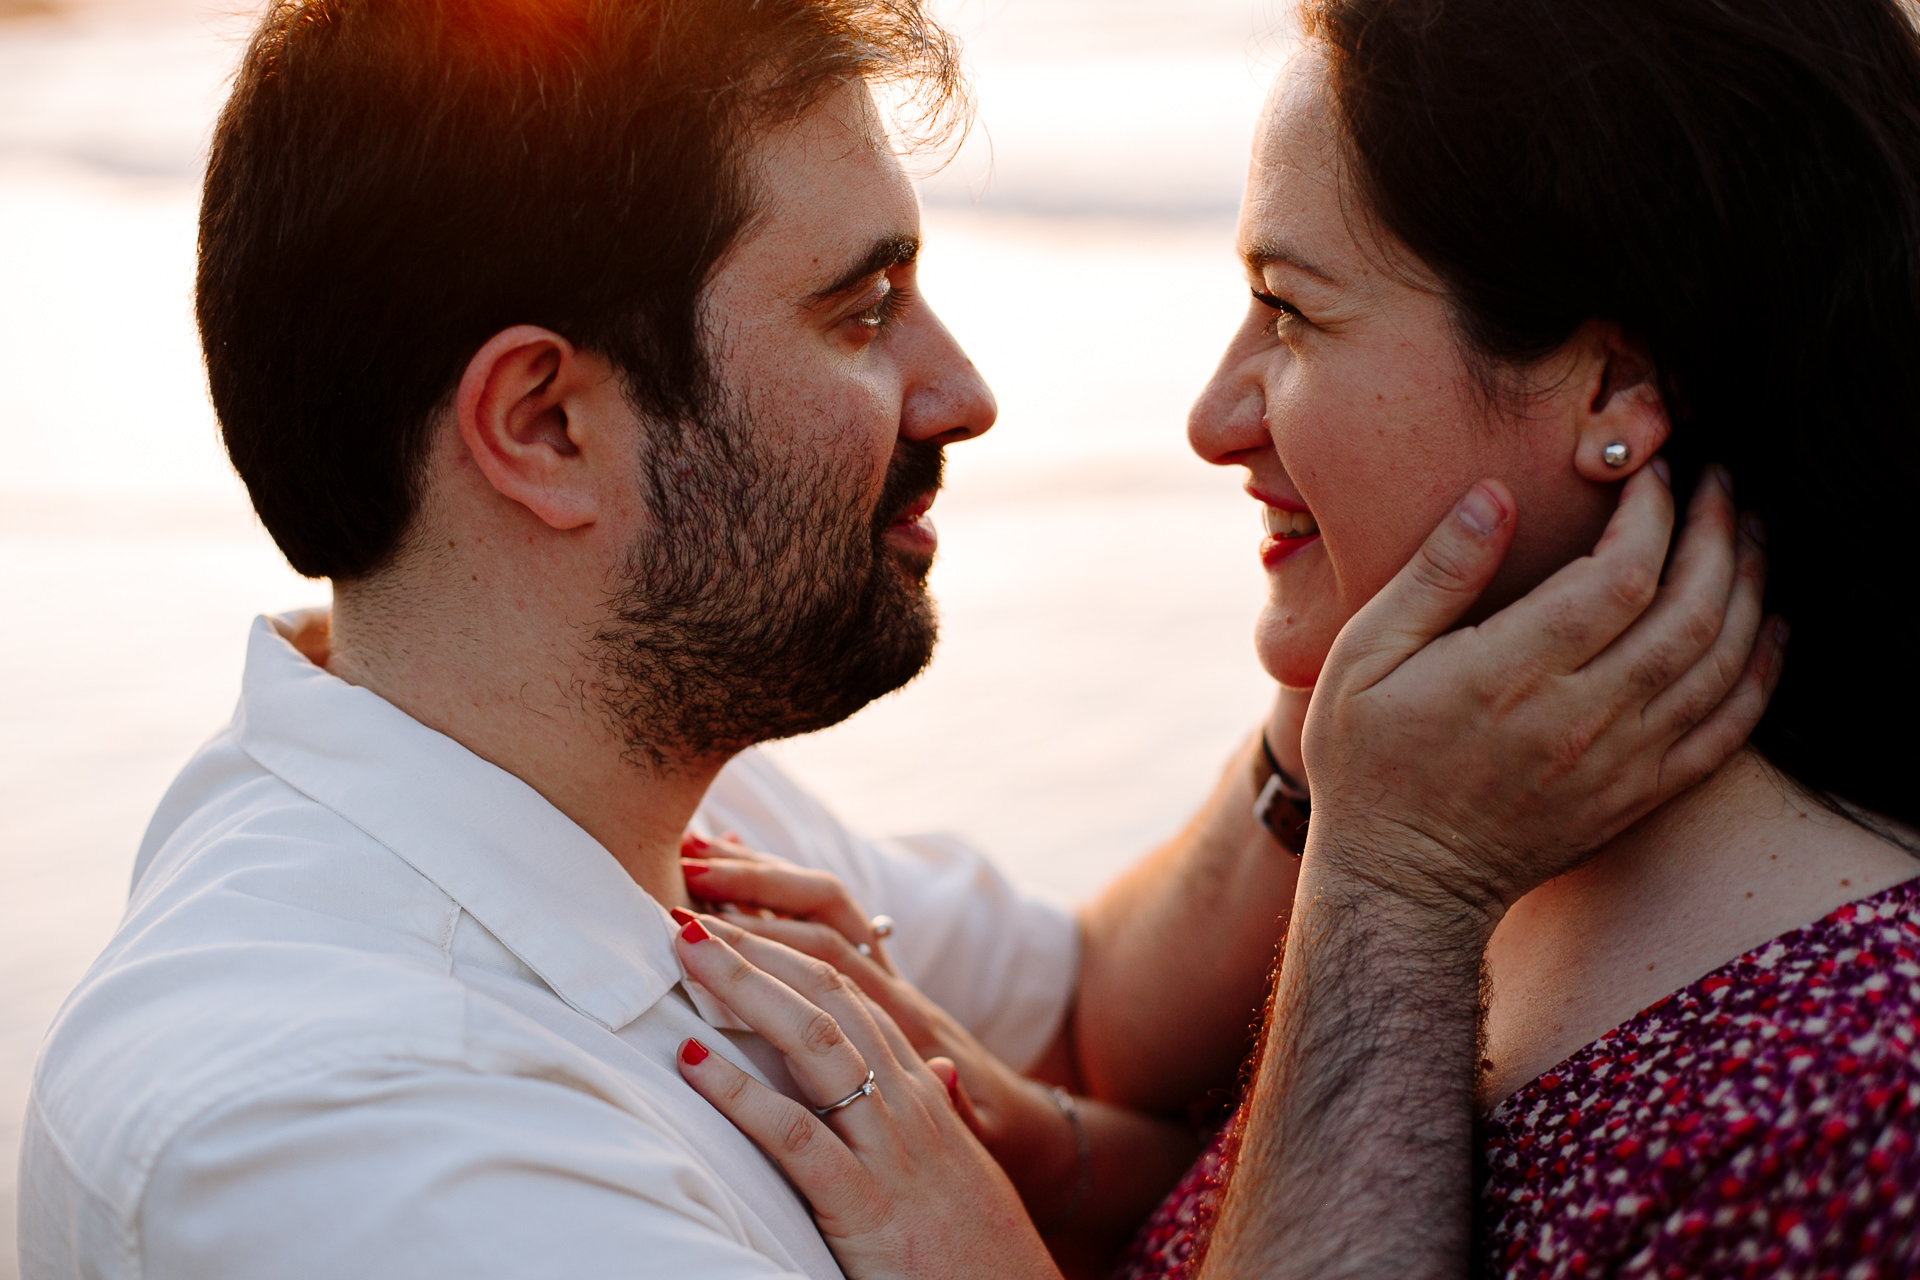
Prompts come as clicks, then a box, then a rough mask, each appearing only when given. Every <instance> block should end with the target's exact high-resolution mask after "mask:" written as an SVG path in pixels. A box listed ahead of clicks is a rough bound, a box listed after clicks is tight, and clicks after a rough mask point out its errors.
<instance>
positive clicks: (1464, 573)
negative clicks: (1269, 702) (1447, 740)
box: [1353, 480, 1515, 666]
mask: <svg viewBox="0 0 1920 1280" xmlns="http://www.w3.org/2000/svg"><path fill="white" fill-rule="evenodd" d="M1514 513H1515V504H1514V501H1513V494H1512V493H1510V492H1508V490H1507V486H1505V485H1504V484H1501V483H1500V482H1499V481H1498V480H1482V481H1480V482H1479V483H1478V484H1476V485H1474V486H1473V488H1471V489H1469V490H1467V492H1466V495H1465V496H1464V497H1462V498H1461V499H1460V501H1458V502H1456V503H1455V504H1454V506H1453V510H1451V511H1449V512H1448V513H1447V515H1446V518H1445V519H1443V520H1442V521H1441V522H1440V523H1439V524H1438V525H1437V526H1436V527H1435V528H1434V531H1433V532H1432V533H1430V534H1428V535H1427V540H1426V541H1425V542H1423V543H1421V544H1420V549H1419V550H1418V551H1416V552H1414V554H1413V559H1411V560H1409V561H1407V563H1406V566H1405V567H1404V568H1402V569H1401V570H1400V572H1399V573H1397V574H1395V575H1394V576H1393V580H1392V581H1391V582H1389V583H1387V585H1386V586H1385V587H1383V588H1381V590H1380V594H1378V595H1376V596H1375V597H1374V598H1373V599H1372V600H1371V601H1369V602H1368V603H1367V606H1366V607H1365V608H1364V609H1362V610H1361V611H1360V613H1359V614H1357V615H1355V617H1354V619H1353V621H1354V623H1356V624H1359V625H1358V626H1357V627H1355V628H1354V629H1355V630H1361V631H1364V632H1366V633H1368V635H1369V637H1370V639H1369V641H1368V642H1366V643H1365V648H1366V650H1367V651H1369V652H1370V653H1374V654H1383V653H1384V654H1386V655H1390V656H1391V657H1392V659H1393V665H1394V666H1398V665H1399V664H1400V663H1401V662H1404V661H1405V660H1406V659H1407V658H1409V657H1411V656H1412V655H1413V654H1415V653H1417V652H1418V651H1419V650H1420V649H1422V648H1424V647H1425V646H1426V645H1427V644H1428V643H1429V642H1430V641H1432V640H1433V639H1434V638H1435V637H1436V636H1439V635H1441V634H1442V633H1444V632H1445V631H1446V630H1447V629H1448V628H1449V627H1451V626H1453V624H1454V623H1456V622H1458V621H1459V620H1460V618H1461V615H1463V614H1465V613H1466V611H1467V610H1468V609H1469V608H1471V607H1472V605H1473V602H1474V601H1475V600H1478V599H1479V598H1480V593H1481V592H1482V591H1485V590H1486V589H1487V584H1488V583H1489V582H1491V581H1493V575H1494V573H1495V571H1497V570H1498V569H1499V568H1500V562H1501V561H1502V560H1504V559H1505V558H1506V555H1507V548H1508V547H1509V546H1511V545H1512V544H1513V517H1514Z"/></svg>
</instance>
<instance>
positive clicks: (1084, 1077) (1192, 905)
mask: <svg viewBox="0 0 1920 1280" xmlns="http://www.w3.org/2000/svg"><path fill="white" fill-rule="evenodd" d="M1258 751H1259V745H1258V743H1257V742H1249V743H1248V744H1247V745H1246V746H1245V747H1243V748H1242V749H1241V750H1240V751H1239V752H1237V753H1236V754H1235V756H1234V758H1233V760H1232V761H1231V762H1230V763H1229V764H1228V766H1227V768H1226V770H1225V772H1224V773H1223V774H1222V776H1221V779H1220V782H1219V785H1217V786H1216V787H1215V788H1214V791H1213V794H1212V795H1211V796H1210V797H1209V798H1208V800H1207V802H1206V804H1205V806H1204V807H1203V808H1202V809H1201V811H1200V813H1199V814H1198V815H1197V816H1196V817H1195V818H1194V820H1193V822H1192V823H1190V824H1189V825H1188V827H1187V829H1186V830H1185V831H1184V832H1182V833H1181V834H1180V835H1179V836H1178V837H1176V838H1175V839H1174V840H1173V841H1171V842H1170V843H1169V844H1167V845H1166V846H1165V847H1164V848H1162V849H1160V850H1159V851H1157V852H1156V853H1154V854H1152V855H1151V856H1149V857H1148V858H1146V859H1145V860H1143V861H1142V862H1141V863H1140V864H1139V865H1137V866H1135V867H1134V868H1133V869H1132V870H1130V871H1129V872H1127V874H1125V875H1124V876H1122V877H1121V878H1120V879H1119V880H1117V881H1116V882H1115V883H1114V884H1113V885H1112V886H1111V887H1110V888H1109V889H1108V890H1107V891H1106V892H1105V893H1104V894H1102V895H1101V897H1100V898H1099V899H1098V900H1097V901H1096V902H1094V903H1093V904H1092V905H1090V906H1089V907H1088V908H1087V909H1086V911H1085V913H1084V917H1083V920H1084V927H1085V950H1084V958H1083V961H1082V966H1081V975H1080V983H1079V991H1078V997H1077V1001H1076V1006H1075V1009H1074V1013H1073V1017H1072V1020H1071V1023H1070V1027H1069V1033H1068V1035H1069V1039H1068V1045H1067V1047H1068V1048H1069V1049H1070V1050H1071V1054H1070V1056H1071V1059H1072V1061H1073V1065H1074V1068H1075V1073H1076V1076H1077V1081H1078V1084H1079V1085H1080V1087H1081V1088H1082V1089H1084V1091H1085V1092H1087V1093H1088V1094H1090V1095H1092V1096H1094V1097H1098V1098H1101V1099H1103V1100H1105V1101H1109V1102H1115V1103H1121V1104H1124V1105H1127V1106H1134V1107H1146V1108H1152V1109H1178V1108H1182V1107H1185V1106H1187V1105H1188V1104H1190V1103H1192V1102H1194V1101H1196V1100H1198V1099H1200V1098H1202V1097H1204V1096H1205V1095H1206V1094H1207V1093H1208V1091H1209V1090H1215V1089H1221V1088H1226V1087H1230V1086H1231V1085H1232V1083H1233V1079H1234V1075H1235V1072H1236V1071H1237V1070H1238V1068H1239V1065H1240V1063H1241V1062H1242V1061H1243V1060H1244V1059H1245V1057H1246V1054H1247V1052H1248V1050H1249V1049H1250V1048H1251V1046H1252V1043H1253V1028H1254V1026H1255V1024H1256V1022H1257V1019H1258V1016H1259V1009H1260V1005H1261V1002H1262V1001H1263V1000H1264V999H1265V997H1266V993H1267V986H1268V982H1269V979H1270V977H1271V974H1272V969H1273V962H1274V955H1275V946H1276V944H1277V942H1278V939H1279V936H1280V931H1281V929H1282V927H1283V924H1284V919H1285V916H1286V913H1287V911H1288V909H1289V907H1290V905H1291V903H1292V900H1293V892H1294V881H1295V878H1296V875H1297V874H1298V870H1299V862H1298V861H1297V860H1296V859H1295V858H1294V857H1292V855H1290V854H1289V853H1288V852H1287V851H1286V850H1284V849H1282V848H1281V847H1280V846H1279V845H1278V844H1277V843H1275V841H1274V840H1273V838H1272V837H1271V836H1270V835H1268V834H1267V832H1266V831H1265V830H1264V829H1262V828H1261V827H1260V826H1259V825H1258V824H1256V823H1255V822H1254V820H1253V801H1254V788H1253V777H1254V767H1253V766H1254V759H1255V756H1256V754H1257V753H1258Z"/></svg>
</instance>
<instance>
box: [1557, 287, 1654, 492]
mask: <svg viewBox="0 0 1920 1280" xmlns="http://www.w3.org/2000/svg"><path fill="white" fill-rule="evenodd" d="M1573 341H1574V344H1575V345H1576V348H1577V350H1578V352H1579V355H1578V361H1579V363H1578V366H1577V368H1578V372H1577V374H1576V375H1575V382H1576V385H1575V387H1574V390H1575V392H1576V393H1577V394H1578V396H1579V399H1578V400H1577V401H1576V403H1575V405H1574V414H1575V416H1576V419H1577V422H1576V428H1577V430H1576V436H1577V440H1576V444H1575V446H1574V454H1573V465H1574V469H1575V470H1576V471H1578V472H1579V473H1580V475H1581V476H1582V477H1583V478H1584V479H1587V480H1594V481H1598V482H1600V483H1602V484H1605V483H1609V482H1612V481H1615V480H1625V479H1626V478H1627V477H1628V476H1630V475H1632V474H1633V473H1634V472H1636V471H1638V470H1639V469H1640V468H1641V467H1644V466H1645V465H1646V464H1647V463H1649V462H1651V461H1652V460H1653V456H1654V455H1655V454H1656V453H1658V452H1660V449H1661V448H1662V446H1664V445H1665V444H1666V443H1667V437H1668V436H1669V435H1671V434H1672V430H1673V428H1672V424H1671V423H1670V421H1669V420H1668V418H1667V404H1666V399H1665V398H1664V397H1663V396H1662V395H1661V394H1660V377H1659V371H1658V370H1657V369H1656V368H1655V367H1654V363H1653V353H1652V352H1651V351H1650V350H1649V349H1648V347H1647V344H1646V343H1645V342H1642V341H1641V340H1640V339H1639V338H1637V337H1635V336H1634V335H1632V334H1630V333H1627V332H1626V331H1625V330H1623V329H1622V328H1621V327H1620V326H1619V325H1617V324H1614V323H1612V322H1611V321H1606V320H1589V321H1588V322H1587V323H1586V324H1584V325H1582V326H1581V327H1580V330H1579V332H1578V333H1576V334H1575V335H1574V339H1573ZM1610 445H1625V446H1626V450H1627V456H1626V461H1625V462H1623V463H1621V464H1620V465H1618V466H1609V465H1608V464H1607V448H1608V446H1610Z"/></svg>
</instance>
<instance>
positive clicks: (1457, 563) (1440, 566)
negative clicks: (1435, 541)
mask: <svg viewBox="0 0 1920 1280" xmlns="http://www.w3.org/2000/svg"><path fill="white" fill-rule="evenodd" d="M1472 573H1473V563H1472V561H1470V560H1468V559H1467V558H1466V557H1465V556H1463V555H1460V554H1459V553H1458V552H1457V551H1456V550H1455V549H1454V548H1452V547H1450V546H1445V545H1440V546H1434V545H1429V546H1427V547H1426V548H1425V549H1424V550H1423V552H1422V554H1421V555H1420V556H1419V557H1418V558H1417V559H1416V560H1415V561H1414V562H1413V578H1414V581H1415V582H1418V583H1419V584H1420V585H1422V586H1425V587H1432V588H1433V589H1435V590H1437V591H1458V590H1460V588H1461V586H1462V585H1463V584H1464V583H1465V582H1466V581H1467V580H1468V578H1470V577H1471V576H1472Z"/></svg>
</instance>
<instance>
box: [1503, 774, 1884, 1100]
mask: <svg viewBox="0 0 1920 1280" xmlns="http://www.w3.org/2000/svg"><path fill="white" fill-rule="evenodd" d="M1917 873H1920V862H1916V861H1915V860H1914V859H1913V858H1912V857H1911V856H1909V855H1908V854H1907V853H1905V852H1904V851H1902V850H1901V849H1899V848H1898V847H1896V846H1895V845H1893V844H1891V843H1890V842H1888V841H1885V840H1882V839H1880V838H1878V837H1876V836H1874V835H1872V834H1870V833H1868V832H1866V831H1864V830H1862V829H1861V828H1860V827H1858V826H1856V825H1854V824H1853V823H1850V822H1847V821H1846V820H1844V819H1842V818H1839V817H1837V816H1835V815H1834V814H1832V813H1830V812H1828V811H1827V810H1826V809H1824V808H1821V807H1820V806H1818V805H1816V804H1814V803H1812V802H1811V801H1809V800H1806V799H1804V798H1803V797H1801V796H1800V795H1798V794H1797V793H1796V792H1795V790H1794V789H1793V788H1792V786H1791V785H1790V784H1789V783H1787V782H1786V780H1785V779H1783V778H1781V777H1780V776H1779V775H1778V774H1777V773H1775V772H1774V771H1773V770H1772V769H1770V768H1769V767H1768V766H1767V765H1766V764H1765V762H1764V761H1762V760H1761V759H1760V757H1759V756H1758V755H1756V754H1754V753H1753V752H1751V751H1744V752H1742V753H1740V754H1739V755H1737V756H1735V757H1734V758H1733V759H1732V760H1730V761H1729V762H1728V763H1727V764H1726V765H1725V766H1723V767H1722V768H1721V770H1720V771H1719V772H1718V773H1716V774H1715V775H1714V776H1713V777H1712V778H1710V779H1708V780H1707V781H1706V782H1704V783H1702V784H1701V785H1700V786H1698V787H1695V788H1694V789H1693V790H1691V791H1689V792H1687V793H1685V794H1684V795H1682V796H1679V797H1678V798H1676V799H1675V800H1673V801H1671V802H1670V803H1668V804H1667V805H1665V806H1663V807H1662V808H1661V809H1660V810H1658V811H1657V812H1655V813H1654V814H1652V815H1650V816H1649V817H1647V818H1646V819H1645V820H1643V821H1642V822H1640V823H1639V824H1638V825H1636V826H1635V827H1633V828H1632V829H1630V830H1628V831H1626V832H1624V833H1622V834H1621V835H1620V836H1619V837H1617V838H1616V839H1615V840H1614V841H1613V842H1612V843H1611V844H1609V845H1608V846H1607V847H1606V848H1605V849H1604V850H1602V851H1601V852H1600V854H1599V855H1598V856H1597V857H1595V858H1594V860H1593V861H1592V862H1590V863H1589V864H1587V865H1586V866H1585V867H1583V868H1581V869H1580V870H1579V871H1576V872H1574V873H1572V874H1570V875H1566V876H1563V877H1561V878H1560V879H1558V880H1555V881H1553V882H1552V883H1550V884H1547V885H1543V886H1542V887H1541V888H1539V889H1536V890H1535V891H1534V892H1533V893H1530V894H1528V895H1527V896H1526V897H1525V898H1523V899H1521V900H1520V901H1519V902H1517V903H1515V904H1514V906H1513V908H1512V910H1511V911H1509V912H1508V913H1507V916H1506V918H1505V919H1504V920H1502V922H1501V924H1500V927H1499V929H1498V930H1496V931H1495V933H1494V937H1493V941H1492V943H1491V944H1490V945H1489V947H1488V951H1487V962H1488V967H1489V971H1490V973H1491V976H1492V980H1493V982H1492V985H1493V994H1492V999H1491V1002H1490V1005H1489V1009H1488V1017H1487V1055H1488V1058H1489V1060H1490V1061H1491V1062H1492V1064H1493V1066H1492V1069H1491V1070H1490V1072H1489V1073H1488V1076H1487V1079H1486V1081H1485V1083H1484V1085H1483V1088H1482V1102H1483V1103H1485V1104H1488V1105H1491V1104H1492V1103H1494V1102H1497V1101H1498V1100H1500V1099H1501V1098H1504V1097H1505V1096H1506V1095H1507V1094H1509V1093H1511V1092H1512V1091H1513V1090H1515V1089H1517V1088H1519V1087H1520V1086H1521V1085H1523V1084H1525V1083H1526V1082H1527V1081H1529V1080H1531V1079H1532V1078H1533V1077H1534V1076H1535V1075H1537V1074H1539V1073H1540V1072H1541V1071H1544V1070H1546V1069H1547V1068H1548V1067H1551V1066H1552V1065H1553V1064H1554V1063H1556V1062H1558V1061H1560V1060H1561V1059H1562V1058H1564V1057H1565V1056H1566V1055H1567V1054H1569V1053H1572V1052H1573V1051H1575V1050H1576V1049H1579V1048H1581V1047H1582V1046H1584V1045H1586V1044H1587V1043H1589V1042H1591V1041H1592V1040H1594V1039H1596V1038H1597V1037H1599V1036H1600V1035H1602V1034H1604V1033H1605V1032H1606V1031H1608V1030H1610V1029H1611V1028H1613V1027H1615V1026H1617V1025H1618V1024H1620V1023H1621V1022H1623V1021H1625V1020H1627V1019H1628V1018H1630V1017H1632V1016H1633V1015H1634V1014H1636V1013H1638V1012H1639V1011H1640V1010H1642V1009H1644V1008H1646V1007H1647V1006H1648V1005H1650V1004H1653V1003H1654V1002H1655V1001H1657V1000H1659V999H1660V998H1661V997H1663V996H1665V995H1668V994H1669V993H1671V992H1673V991H1676V990H1678V989H1680V988H1681V987H1683V986H1685V985H1686V984H1688V983H1689V982H1692V981H1694V980H1696V979H1698V978H1700V977H1703V976H1705V975H1706V974H1708V973H1711V972H1712V971H1713V970H1715V969H1717V968H1719V967H1720V966H1721V965H1723V964H1725V963H1726V962H1727V961H1729V960H1731V959H1733V958H1735V957H1736V956H1739V955H1742V954H1744V953H1745V952H1747V951H1749V950H1751V949H1752V948H1754V947H1757V946H1759V945H1760V944H1762V943H1764V942H1766V941H1767V940H1768V939H1770V938H1773V937H1777V936H1778V935H1779V934H1781V933H1784V932H1786V931H1788V930H1790V929H1794V928H1797V927H1799V926H1801V925H1804V924H1809V923H1811V922H1813V921H1815V920H1818V919H1819V918H1820V917H1822V916H1824V915H1825V914H1827V913H1828V912H1829V911H1832V910H1833V909H1835V908H1836V907H1839V906H1841V905H1843V904H1845V903H1847V902H1851V901H1853V900H1854V899H1856V898H1861V897H1865V896H1868V895H1870V894H1873V893H1877V892H1879V891H1880V890H1883V889H1886V888H1889V887H1891V886H1892V885H1895V884H1898V883H1900V882H1901V881H1903V880H1907V879H1910V878H1911V877H1913V876H1914V875H1915V874H1917Z"/></svg>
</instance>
